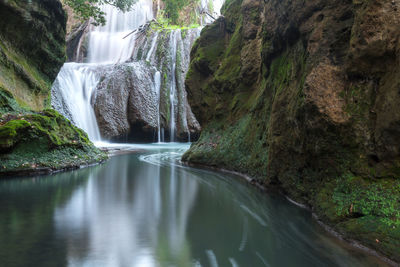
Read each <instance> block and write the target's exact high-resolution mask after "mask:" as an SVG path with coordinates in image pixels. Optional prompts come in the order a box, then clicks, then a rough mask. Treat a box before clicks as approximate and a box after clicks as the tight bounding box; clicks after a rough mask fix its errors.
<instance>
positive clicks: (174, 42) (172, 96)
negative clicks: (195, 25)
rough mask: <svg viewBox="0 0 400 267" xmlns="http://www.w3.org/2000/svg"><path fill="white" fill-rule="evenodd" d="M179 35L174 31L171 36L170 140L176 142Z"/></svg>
mask: <svg viewBox="0 0 400 267" xmlns="http://www.w3.org/2000/svg"><path fill="white" fill-rule="evenodd" d="M177 33H180V31H174V32H173V33H172V35H171V44H170V47H171V48H172V51H171V64H172V68H171V70H172V71H171V89H170V91H169V98H170V103H171V113H170V129H169V131H170V135H169V136H170V140H171V142H174V141H175V119H176V117H175V94H176V45H177V38H176V37H177Z"/></svg>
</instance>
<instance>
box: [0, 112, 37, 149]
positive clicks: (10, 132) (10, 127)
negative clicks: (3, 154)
mask: <svg viewBox="0 0 400 267" xmlns="http://www.w3.org/2000/svg"><path fill="white" fill-rule="evenodd" d="M30 126H31V124H30V123H29V122H27V121H25V120H12V121H9V122H7V123H6V124H4V125H2V126H0V151H4V150H7V149H9V148H11V147H12V146H13V145H14V144H15V143H17V142H18V141H19V140H18V139H19V136H18V133H20V132H21V131H22V130H25V129H26V128H28V127H30Z"/></svg>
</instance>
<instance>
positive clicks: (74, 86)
mask: <svg viewBox="0 0 400 267" xmlns="http://www.w3.org/2000/svg"><path fill="white" fill-rule="evenodd" d="M99 79H100V77H99V76H98V75H97V74H96V72H95V71H94V69H93V67H92V66H90V65H88V64H78V63H66V64H65V65H64V66H63V69H62V71H60V73H59V74H58V77H57V79H56V81H55V84H54V85H53V88H57V90H56V92H57V93H53V99H54V98H59V99H62V100H63V102H64V105H57V106H55V108H56V109H57V110H58V111H60V113H62V114H63V115H64V116H66V117H67V118H69V119H70V120H71V121H72V122H74V123H75V125H76V126H78V127H80V128H81V129H84V130H85V131H86V132H87V134H88V136H89V138H90V140H94V141H97V140H100V131H99V128H98V126H97V122H96V116H95V114H94V111H93V108H92V106H91V104H90V100H91V97H92V94H93V92H94V90H95V88H96V85H97V84H98V82H99ZM54 102H55V103H60V101H53V103H54Z"/></svg>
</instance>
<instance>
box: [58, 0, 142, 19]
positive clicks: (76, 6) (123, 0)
mask: <svg viewBox="0 0 400 267" xmlns="http://www.w3.org/2000/svg"><path fill="white" fill-rule="evenodd" d="M136 1H137V0H65V1H64V3H65V4H66V5H68V6H70V7H71V8H72V9H73V10H74V11H75V13H76V14H77V15H78V16H80V17H81V18H82V19H85V20H86V19H89V18H93V19H94V22H93V24H95V25H104V24H105V23H106V20H105V18H104V15H105V13H104V12H103V11H101V9H100V6H101V5H106V4H107V5H113V6H115V7H116V8H118V9H120V10H122V11H124V12H125V11H129V10H130V9H131V8H132V6H133V4H135V3H136Z"/></svg>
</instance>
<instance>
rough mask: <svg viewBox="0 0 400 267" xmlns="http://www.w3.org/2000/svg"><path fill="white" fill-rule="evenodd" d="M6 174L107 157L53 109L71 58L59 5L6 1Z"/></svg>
mask: <svg viewBox="0 0 400 267" xmlns="http://www.w3.org/2000/svg"><path fill="white" fill-rule="evenodd" d="M0 17H1V18H2V19H1V20H0V176H5V175H13V174H31V173H36V172H50V171H52V170H55V169H64V168H71V167H77V166H79V165H82V164H88V163H92V162H95V161H99V160H102V159H104V158H105V157H106V156H105V155H104V154H103V153H101V152H100V151H99V150H98V149H96V148H95V147H94V146H93V144H92V143H91V142H90V141H89V140H88V138H87V135H86V134H85V133H84V132H83V131H81V130H80V129H78V128H76V127H74V126H73V125H71V123H70V122H69V121H68V120H66V119H65V118H64V117H62V116H61V115H60V114H58V113H57V112H55V111H54V110H51V109H49V107H50V101H49V100H50V89H51V84H52V83H53V81H54V79H55V77H56V75H57V73H58V71H59V70H60V68H61V66H62V64H63V63H64V61H65V59H66V57H65V27H66V16H65V13H64V11H63V9H62V5H61V3H60V2H59V1H54V0H40V1H39V0H29V1H27V0H21V1H6V0H0Z"/></svg>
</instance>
